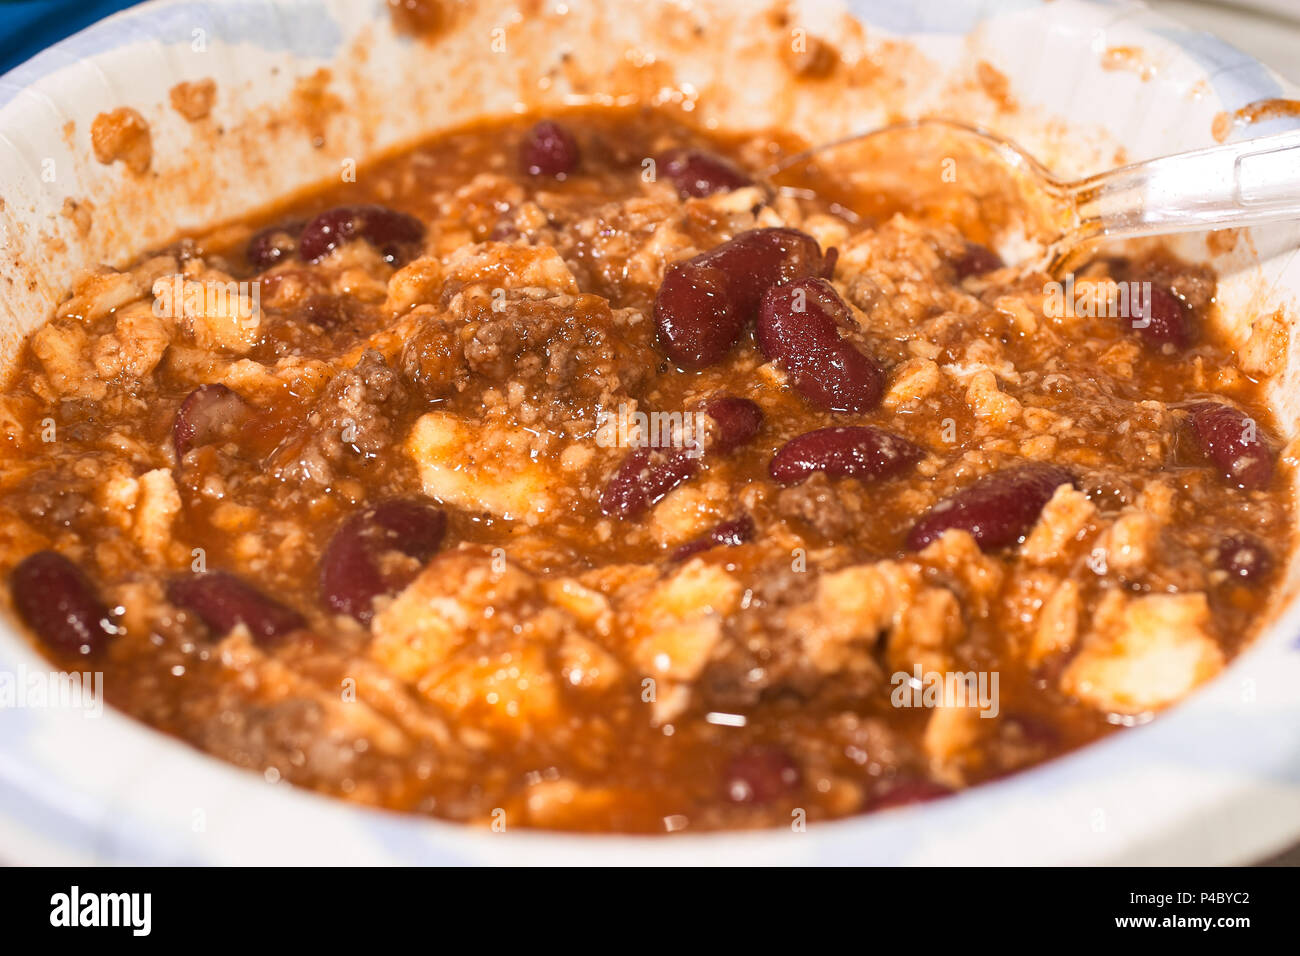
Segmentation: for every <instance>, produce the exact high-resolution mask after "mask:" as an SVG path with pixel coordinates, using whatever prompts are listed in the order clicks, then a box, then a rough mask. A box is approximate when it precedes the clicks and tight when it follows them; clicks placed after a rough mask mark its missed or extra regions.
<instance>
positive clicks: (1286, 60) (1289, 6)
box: [1147, 0, 1300, 84]
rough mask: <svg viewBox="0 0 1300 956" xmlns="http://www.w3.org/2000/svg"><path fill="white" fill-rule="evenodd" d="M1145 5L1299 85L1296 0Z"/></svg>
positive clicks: (1166, 0) (1185, 0)
mask: <svg viewBox="0 0 1300 956" xmlns="http://www.w3.org/2000/svg"><path fill="white" fill-rule="evenodd" d="M1147 5H1148V6H1149V7H1151V9H1153V10H1156V11H1158V12H1160V13H1162V14H1164V15H1165V16H1167V17H1170V18H1171V19H1174V20H1181V21H1182V22H1183V23H1185V24H1187V25H1188V26H1190V27H1195V28H1196V29H1198V30H1204V31H1206V32H1207V33H1213V34H1215V35H1216V36H1218V37H1221V38H1222V39H1224V40H1227V41H1228V42H1229V43H1231V44H1232V45H1233V46H1235V47H1237V48H1238V49H1240V50H1242V51H1243V52H1245V53H1249V54H1250V55H1251V56H1253V57H1255V59H1257V60H1259V61H1261V62H1262V63H1264V64H1266V65H1268V66H1269V67H1271V68H1272V69H1273V70H1274V71H1275V72H1277V73H1279V74H1280V75H1282V76H1283V77H1285V78H1286V79H1288V80H1290V81H1291V82H1292V83H1296V84H1300V0H1219V2H1217V3H1211V2H1205V0H1147Z"/></svg>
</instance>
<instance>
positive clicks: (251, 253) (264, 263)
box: [244, 219, 307, 272]
mask: <svg viewBox="0 0 1300 956" xmlns="http://www.w3.org/2000/svg"><path fill="white" fill-rule="evenodd" d="M306 224H307V223H306V220H303V219H293V220H290V221H289V222H284V223H278V224H277V225H274V226H267V227H266V228H265V229H263V230H261V231H260V232H256V233H254V234H253V237H252V238H251V239H249V240H248V245H247V246H245V247H244V258H245V259H247V260H248V264H249V265H250V266H252V267H253V268H254V269H256V270H257V271H258V272H265V271H266V270H267V269H269V268H271V266H273V265H275V264H276V263H277V262H280V261H282V260H285V259H288V258H289V257H290V256H292V255H293V254H294V252H295V251H296V250H297V248H298V236H299V235H300V234H301V233H302V229H303V226H305V225H306Z"/></svg>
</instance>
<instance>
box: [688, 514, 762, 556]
mask: <svg viewBox="0 0 1300 956" xmlns="http://www.w3.org/2000/svg"><path fill="white" fill-rule="evenodd" d="M754 530H755V529H754V519H753V518H751V517H750V516H749V515H741V516H740V517H739V518H733V519H732V520H730V521H722V522H719V523H718V524H716V525H714V526H713V527H712V528H711V529H710V530H709V533H708V534H706V535H704V536H703V537H701V538H696V539H695V540H694V541H688V542H686V543H685V544H683V545H680V546H678V547H677V549H676V550H674V551H673V553H672V554H670V555H669V556H668V560H669V561H685V560H686V559H687V558H689V557H692V556H694V555H697V554H699V553H700V552H701V551H708V550H710V549H711V548H716V547H726V548H734V547H736V546H737V545H741V544H744V543H745V542H746V541H751V540H753V537H754Z"/></svg>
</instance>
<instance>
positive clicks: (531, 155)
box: [519, 120, 581, 179]
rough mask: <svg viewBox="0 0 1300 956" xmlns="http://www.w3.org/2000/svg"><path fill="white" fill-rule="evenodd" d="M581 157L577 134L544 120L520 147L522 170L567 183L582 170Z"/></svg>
mask: <svg viewBox="0 0 1300 956" xmlns="http://www.w3.org/2000/svg"><path fill="white" fill-rule="evenodd" d="M580 159H581V154H580V153H579V152H578V142H577V140H575V139H574V138H573V134H572V133H570V132H569V131H568V130H567V129H565V128H564V127H563V126H561V125H560V124H559V123H555V122H552V121H551V120H542V121H541V122H540V123H538V124H537V125H536V126H534V127H533V128H532V129H530V130H529V131H528V133H527V135H525V136H524V140H523V142H522V143H521V144H520V145H519V168H520V169H522V170H523V171H524V172H525V173H527V174H528V175H529V176H554V177H555V178H556V179H563V178H565V177H566V176H568V175H569V173H571V172H573V171H574V170H575V169H577V168H578V162H579V160H580Z"/></svg>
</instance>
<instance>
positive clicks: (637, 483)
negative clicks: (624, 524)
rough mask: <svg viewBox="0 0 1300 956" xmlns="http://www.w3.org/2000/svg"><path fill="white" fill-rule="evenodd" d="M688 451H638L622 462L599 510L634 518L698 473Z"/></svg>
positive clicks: (697, 465)
mask: <svg viewBox="0 0 1300 956" xmlns="http://www.w3.org/2000/svg"><path fill="white" fill-rule="evenodd" d="M699 467H700V463H699V458H692V457H691V456H690V455H689V454H688V453H687V449H685V448H638V449H636V450H634V451H633V452H631V453H630V454H629V455H628V456H627V457H626V458H624V459H623V464H621V465H620V466H619V467H618V470H617V471H615V472H614V475H613V477H611V478H610V479H609V483H608V484H606V485H605V490H604V492H602V493H601V496H600V510H601V511H602V512H603V513H604V514H607V515H610V516H612V517H618V518H635V517H636V516H637V515H639V514H642V513H643V512H644V511H645V510H646V509H647V508H649V507H651V506H652V505H655V504H658V503H659V502H660V501H662V500H663V498H664V496H665V495H667V494H668V492H670V491H672V490H673V489H674V488H676V487H677V486H678V485H680V484H681V483H682V482H684V481H686V480H687V479H689V478H691V477H692V476H693V475H694V474H695V473H696V471H698V470H699Z"/></svg>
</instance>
